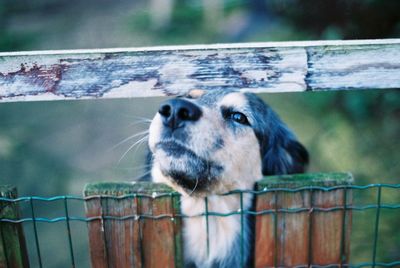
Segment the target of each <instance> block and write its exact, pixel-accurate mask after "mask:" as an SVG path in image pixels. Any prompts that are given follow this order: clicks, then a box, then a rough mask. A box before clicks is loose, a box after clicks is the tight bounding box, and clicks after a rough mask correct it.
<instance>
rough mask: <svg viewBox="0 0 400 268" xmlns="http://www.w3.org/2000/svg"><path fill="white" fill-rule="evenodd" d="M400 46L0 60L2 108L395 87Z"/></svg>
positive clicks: (8, 56)
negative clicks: (196, 93)
mask: <svg viewBox="0 0 400 268" xmlns="http://www.w3.org/2000/svg"><path fill="white" fill-rule="evenodd" d="M399 77H400V39H387V40H360V41H310V42H283V43H248V44H226V45H197V46H171V47H153V48H138V49H97V50H73V51H43V52H19V53H18V52H12V53H0V102H8V101H31V100H63V99H87V98H127V97H149V96H165V95H181V94H184V93H186V92H187V91H189V90H191V89H194V88H198V89H204V90H213V89H226V88H231V89H238V90H242V91H251V92H293V91H318V90H342V89H370V88H374V89H385V88H400V79H398V78H399Z"/></svg>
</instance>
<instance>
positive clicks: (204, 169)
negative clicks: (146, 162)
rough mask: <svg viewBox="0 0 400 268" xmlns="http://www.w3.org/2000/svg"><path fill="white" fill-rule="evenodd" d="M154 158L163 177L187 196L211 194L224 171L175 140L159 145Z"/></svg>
mask: <svg viewBox="0 0 400 268" xmlns="http://www.w3.org/2000/svg"><path fill="white" fill-rule="evenodd" d="M154 157H155V161H156V162H157V165H158V168H159V169H160V171H161V173H162V175H163V176H165V177H166V178H168V179H169V180H170V181H171V183H170V185H171V186H172V187H174V188H175V190H177V191H179V192H182V191H184V193H186V194H193V195H199V194H201V193H204V192H209V191H210V189H211V188H212V185H213V184H214V183H216V182H217V181H218V175H219V174H221V172H222V170H223V168H222V167H221V166H220V165H218V164H216V163H214V162H213V161H210V160H206V159H204V158H202V157H200V156H198V155H197V154H195V153H194V152H193V151H192V150H190V149H189V148H187V147H186V146H184V145H182V144H180V143H178V142H176V141H173V140H167V141H162V142H159V143H157V145H156V150H155V153H154ZM175 186H178V187H175Z"/></svg>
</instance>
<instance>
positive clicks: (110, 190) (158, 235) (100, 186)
mask: <svg viewBox="0 0 400 268" xmlns="http://www.w3.org/2000/svg"><path fill="white" fill-rule="evenodd" d="M84 194H85V197H87V198H88V199H87V200H86V216H87V217H96V218H97V219H94V220H91V221H90V222H89V224H88V227H89V244H90V254H91V262H92V267H95V268H97V267H109V268H111V267H182V266H183V257H182V241H181V218H180V217H178V216H179V215H177V214H180V212H179V196H178V195H177V194H176V193H175V192H174V191H173V190H172V189H171V188H169V187H167V186H165V185H162V184H154V183H147V182H137V183H94V184H88V185H86V187H85V191H84ZM132 194H136V195H137V196H130V197H126V198H115V197H121V196H124V195H132ZM113 217H115V218H113ZM124 217H125V218H124Z"/></svg>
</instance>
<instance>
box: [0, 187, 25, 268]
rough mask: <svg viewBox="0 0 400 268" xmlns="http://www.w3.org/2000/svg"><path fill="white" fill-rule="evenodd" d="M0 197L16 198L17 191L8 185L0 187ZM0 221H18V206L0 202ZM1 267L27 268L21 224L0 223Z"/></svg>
mask: <svg viewBox="0 0 400 268" xmlns="http://www.w3.org/2000/svg"><path fill="white" fill-rule="evenodd" d="M0 197H2V198H10V199H14V198H17V189H16V188H15V187H13V186H9V185H4V186H0ZM0 219H9V220H18V219H19V210H18V205H17V204H16V203H12V202H7V201H2V200H0ZM3 267H4V268H5V267H7V268H9V267H10V268H19V267H29V260H28V254H27V250H26V244H25V237H24V232H23V229H22V224H21V223H10V222H3V221H2V222H0V268H3Z"/></svg>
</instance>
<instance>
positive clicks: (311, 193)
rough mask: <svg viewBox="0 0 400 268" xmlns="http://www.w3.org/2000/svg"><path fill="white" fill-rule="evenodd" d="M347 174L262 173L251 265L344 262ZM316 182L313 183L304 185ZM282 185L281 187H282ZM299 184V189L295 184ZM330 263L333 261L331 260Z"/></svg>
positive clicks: (347, 224) (348, 200)
mask: <svg viewBox="0 0 400 268" xmlns="http://www.w3.org/2000/svg"><path fill="white" fill-rule="evenodd" d="M352 183H353V178H352V176H351V174H348V173H327V174H301V175H290V176H289V175H285V176H273V177H267V178H265V179H264V180H262V181H260V182H259V183H258V185H257V190H268V191H267V192H266V193H262V194H259V195H257V197H256V211H257V212H259V213H260V215H257V216H256V234H255V240H256V241H255V266H256V267H293V266H303V265H304V266H305V267H310V266H311V267H312V266H313V265H315V266H318V265H332V264H333V265H337V266H341V265H342V264H346V263H347V262H348V257H349V252H350V250H349V242H350V228H351V211H350V210H346V209H345V207H346V206H349V205H350V204H351V198H352V196H351V189H344V188H343V187H338V188H337V189H332V190H329V191H326V190H318V189H316V188H318V187H335V186H343V185H350V184H352ZM309 186H311V187H316V188H314V189H310V188H308V187H309ZM283 188H284V189H283ZM298 188H304V189H303V190H296V191H294V190H295V189H298ZM335 267H336V266H335Z"/></svg>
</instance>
